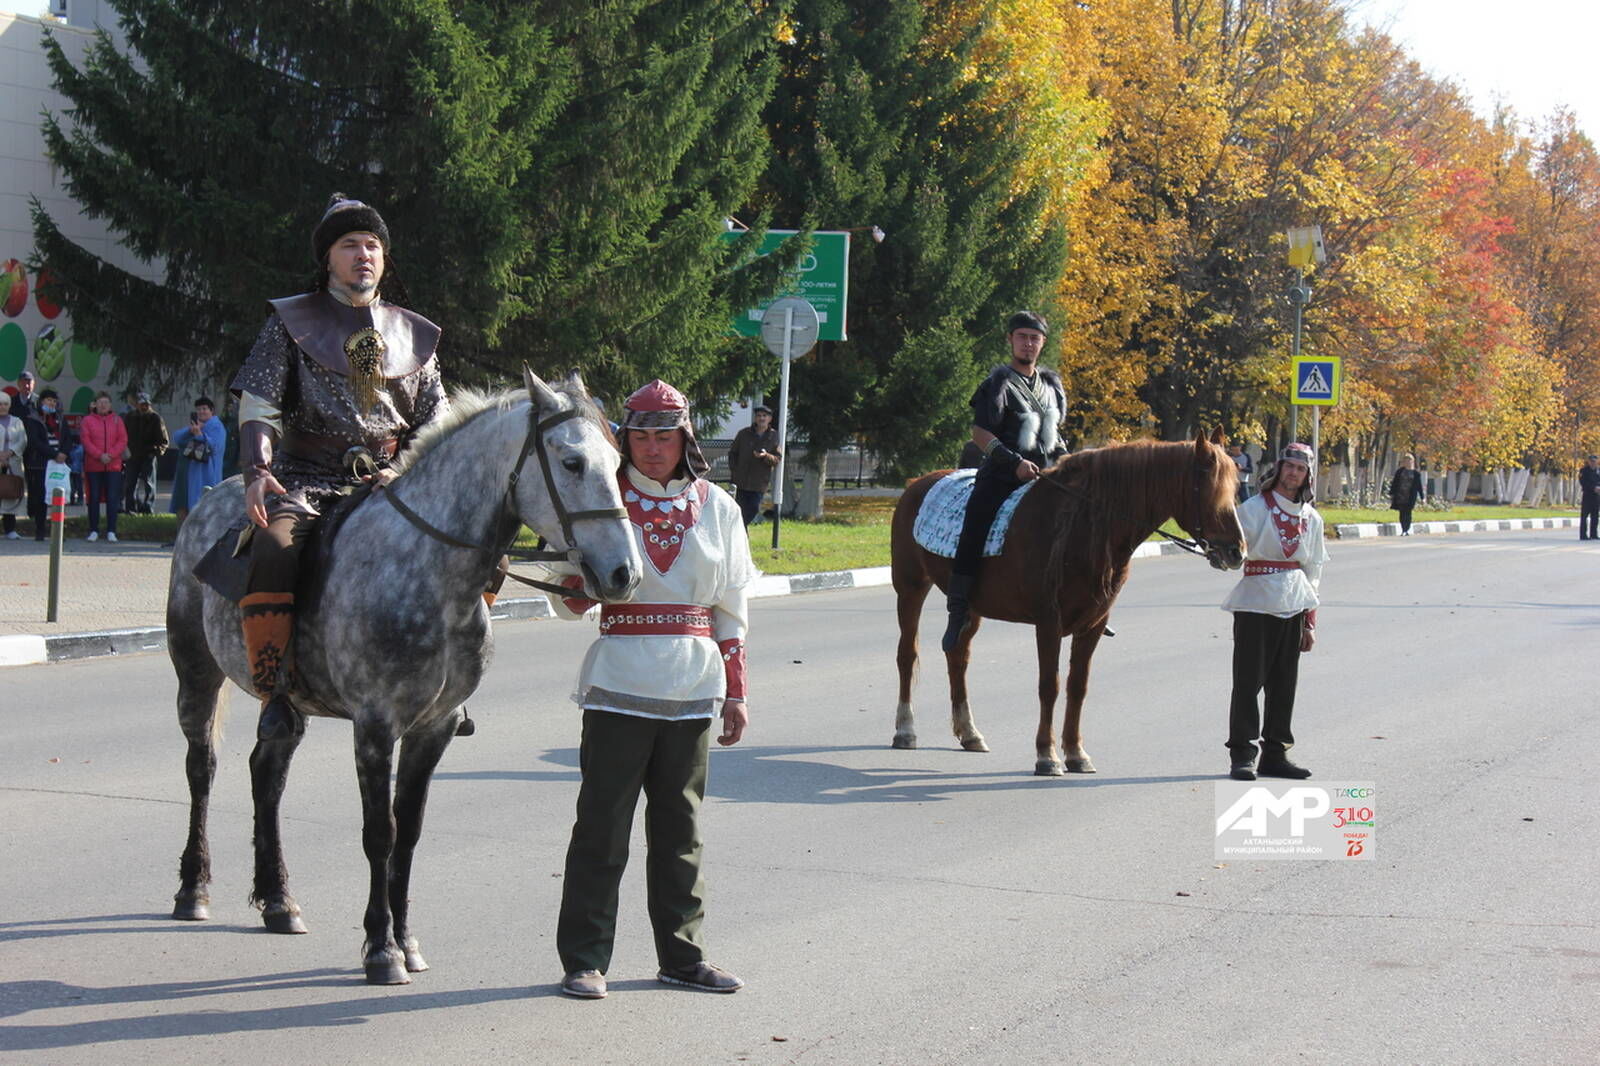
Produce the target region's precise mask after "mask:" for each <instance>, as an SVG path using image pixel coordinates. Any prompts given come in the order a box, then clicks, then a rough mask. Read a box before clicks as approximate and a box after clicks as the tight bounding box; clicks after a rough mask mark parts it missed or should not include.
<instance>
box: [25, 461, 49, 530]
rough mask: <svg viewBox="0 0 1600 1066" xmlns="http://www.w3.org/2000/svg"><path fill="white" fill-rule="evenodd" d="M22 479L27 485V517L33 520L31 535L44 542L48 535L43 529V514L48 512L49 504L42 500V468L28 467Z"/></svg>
mask: <svg viewBox="0 0 1600 1066" xmlns="http://www.w3.org/2000/svg"><path fill="white" fill-rule="evenodd" d="M22 479H23V481H25V482H27V485H28V517H29V518H31V519H33V535H34V536H35V537H37V538H38V539H39V540H44V539H45V537H46V536H47V535H48V534H49V530H47V529H45V514H46V512H48V511H49V510H50V503H49V501H48V500H46V499H45V498H44V467H43V466H41V467H39V469H37V470H35V469H34V468H33V467H31V466H30V467H28V469H27V471H26V472H25V473H24V474H23V478H22Z"/></svg>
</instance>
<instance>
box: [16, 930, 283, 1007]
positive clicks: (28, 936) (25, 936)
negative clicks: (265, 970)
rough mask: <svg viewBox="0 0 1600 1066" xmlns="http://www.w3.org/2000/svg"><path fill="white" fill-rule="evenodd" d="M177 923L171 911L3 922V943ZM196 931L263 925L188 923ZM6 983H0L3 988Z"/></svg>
mask: <svg viewBox="0 0 1600 1066" xmlns="http://www.w3.org/2000/svg"><path fill="white" fill-rule="evenodd" d="M114 922H123V923H135V922H137V923H143V924H137V925H135V924H124V925H121V926H115V927H113V925H112V923H114ZM174 924H177V923H175V922H174V920H173V918H172V916H171V915H168V914H100V915H93V916H90V917H87V918H44V919H40V920H39V921H36V922H0V944H4V943H6V942H8V941H12V940H49V939H51V938H53V937H60V936H84V935H85V934H89V933H95V934H107V933H112V934H121V933H164V932H168V931H170V930H171V929H172V927H173V925H174ZM182 924H184V925H188V926H191V927H192V928H194V929H196V930H204V931H205V932H208V933H250V932H255V931H256V930H259V929H260V928H261V927H260V926H259V925H226V924H218V923H216V922H184V923H182ZM5 987H7V986H5V985H3V984H0V989H4V988H5ZM5 1002H6V1001H5V999H4V998H3V996H0V1014H4V1013H5Z"/></svg>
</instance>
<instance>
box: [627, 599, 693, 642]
mask: <svg viewBox="0 0 1600 1066" xmlns="http://www.w3.org/2000/svg"><path fill="white" fill-rule="evenodd" d="M600 635H601V636H602V637H680V636H688V637H709V636H710V635H711V608H709V607H701V606H700V605H699V604H696V603H637V604H635V603H617V604H607V605H606V606H604V607H602V608H601V609H600Z"/></svg>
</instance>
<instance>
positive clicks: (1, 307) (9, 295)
mask: <svg viewBox="0 0 1600 1066" xmlns="http://www.w3.org/2000/svg"><path fill="white" fill-rule="evenodd" d="M27 306H28V273H27V271H25V270H23V269H22V264H21V263H20V262H18V261H17V260H15V259H7V260H6V261H5V262H4V263H0V311H4V312H5V313H6V314H7V315H9V316H11V317H12V318H16V317H17V316H18V315H20V314H22V309H23V308H24V307H27Z"/></svg>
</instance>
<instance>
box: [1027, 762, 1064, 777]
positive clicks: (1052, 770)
mask: <svg viewBox="0 0 1600 1066" xmlns="http://www.w3.org/2000/svg"><path fill="white" fill-rule="evenodd" d="M1061 774H1062V769H1061V764H1060V763H1058V762H1056V761H1055V760H1054V759H1040V760H1039V761H1038V762H1036V763H1034V764H1033V776H1034V777H1060V776H1061Z"/></svg>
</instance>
